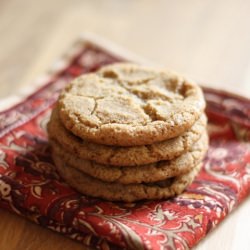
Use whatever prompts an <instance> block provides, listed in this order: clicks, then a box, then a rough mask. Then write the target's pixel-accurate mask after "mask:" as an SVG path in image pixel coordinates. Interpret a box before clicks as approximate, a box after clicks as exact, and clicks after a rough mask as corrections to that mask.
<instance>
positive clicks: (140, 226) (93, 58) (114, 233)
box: [0, 41, 250, 250]
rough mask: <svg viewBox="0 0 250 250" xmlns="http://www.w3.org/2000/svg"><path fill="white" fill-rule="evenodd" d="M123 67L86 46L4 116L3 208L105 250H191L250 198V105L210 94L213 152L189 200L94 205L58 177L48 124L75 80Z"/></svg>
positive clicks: (0, 148)
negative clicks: (55, 106)
mask: <svg viewBox="0 0 250 250" xmlns="http://www.w3.org/2000/svg"><path fill="white" fill-rule="evenodd" d="M78 46H79V44H78ZM121 60H125V59H121V57H120V56H115V55H113V54H112V53H111V52H108V51H107V50H105V49H104V48H103V47H102V48H101V47H99V46H98V45H95V44H93V43H90V42H88V43H86V42H84V41H82V44H81V50H78V51H77V52H76V53H75V54H74V55H72V57H71V58H70V60H69V58H68V61H63V62H62V63H61V64H60V65H64V68H60V70H59V71H53V74H52V75H51V76H50V78H49V80H48V82H46V84H44V86H43V87H42V88H40V89H39V90H37V91H36V92H35V93H33V94H32V95H31V96H29V97H28V98H27V99H25V100H23V102H21V103H19V104H18V105H16V106H14V107H13V108H10V109H8V110H6V111H4V112H1V113H0V206H1V207H3V208H5V209H8V210H10V211H13V212H15V213H17V214H20V215H22V216H25V217H26V218H27V219H29V220H31V221H33V222H35V223H37V224H39V225H41V226H43V227H46V228H49V229H51V230H53V231H56V232H58V233H61V234H62V235H65V236H67V237H70V238H72V239H74V240H77V241H79V242H81V243H82V244H85V245H89V246H95V247H97V248H99V249H105V250H107V249H125V248H130V249H162V250H163V249H180V250H181V249H189V248H191V247H192V246H194V245H195V244H197V242H198V241H199V240H201V239H202V238H203V237H205V236H206V234H207V233H208V232H209V231H211V230H212V229H213V228H215V227H216V226H217V225H218V224H219V223H220V222H221V221H222V220H223V219H224V218H225V217H226V216H227V215H228V214H229V213H230V212H231V211H232V210H233V209H234V208H235V207H236V206H237V205H238V204H239V203H240V202H241V201H242V200H244V198H245V197H246V196H247V195H248V194H249V192H250V143H249V141H250V120H249V117H250V101H249V100H247V99H245V98H241V97H238V96H233V95H231V94H228V93H224V92H220V91H217V90H213V89H209V88H204V92H205V96H206V100H207V110H206V112H207V115H208V118H209V132H210V148H209V151H208V153H207V156H206V158H205V160H204V164H203V168H202V170H201V172H200V174H199V175H198V176H197V178H196V179H195V181H194V182H193V183H192V185H190V186H189V187H188V188H187V189H186V191H185V192H184V193H183V194H181V195H179V196H177V197H175V198H172V199H168V200H161V201H147V202H143V201H141V202H138V203H119V202H117V203H112V202H106V201H103V200H100V199H94V198H89V197H86V196H83V195H81V194H79V193H77V192H76V191H75V190H73V189H72V188H70V187H69V186H68V185H67V184H66V183H65V182H64V181H63V179H61V178H60V177H59V176H58V174H57V172H56V171H55V168H54V165H53V162H52V159H51V157H50V149H49V147H48V143H47V133H46V123H47V121H48V117H49V115H50V111H51V108H52V106H53V104H54V102H55V100H56V98H57V96H58V93H59V91H60V90H61V89H62V88H63V87H64V86H65V85H66V83H67V82H68V81H69V80H71V79H72V78H74V77H76V76H78V75H79V74H82V73H85V72H91V71H95V70H96V69H98V68H99V67H100V66H101V65H104V64H109V63H112V62H116V61H121Z"/></svg>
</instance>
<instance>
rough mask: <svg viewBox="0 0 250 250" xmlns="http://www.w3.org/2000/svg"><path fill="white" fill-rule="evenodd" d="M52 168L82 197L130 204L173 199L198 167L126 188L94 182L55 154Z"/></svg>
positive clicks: (185, 185) (117, 184)
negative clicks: (54, 166) (157, 180)
mask: <svg viewBox="0 0 250 250" xmlns="http://www.w3.org/2000/svg"><path fill="white" fill-rule="evenodd" d="M52 155H53V159H54V162H55V165H56V168H57V170H58V172H59V174H60V175H61V177H62V178H63V179H64V180H65V181H66V182H67V183H68V184H69V185H70V186H72V187H73V188H75V189H76V190H77V191H79V192H80V193H82V194H85V195H89V196H92V197H99V198H103V199H106V200H110V201H125V202H133V201H137V200H144V199H147V200H151V199H163V198H169V197H172V196H175V195H177V194H180V193H182V192H183V191H184V189H185V188H186V187H187V186H188V185H189V184H190V183H191V182H192V181H193V179H194V178H195V176H196V175H197V173H198V172H199V170H200V167H201V164H198V165H197V166H196V167H194V168H193V169H192V170H191V171H190V172H188V173H186V174H184V175H180V176H178V177H174V178H169V179H166V180H165V181H160V182H153V183H147V184H146V183H144V184H128V185H124V184H121V183H108V182H104V181H101V180H98V179H95V178H93V177H91V176H89V175H87V174H84V173H83V172H81V171H79V170H77V169H75V168H72V167H71V166H69V165H68V164H66V163H65V162H64V161H63V160H62V159H61V158H60V157H58V156H57V155H56V154H52Z"/></svg>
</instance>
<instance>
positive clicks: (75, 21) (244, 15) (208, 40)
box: [0, 0, 250, 97]
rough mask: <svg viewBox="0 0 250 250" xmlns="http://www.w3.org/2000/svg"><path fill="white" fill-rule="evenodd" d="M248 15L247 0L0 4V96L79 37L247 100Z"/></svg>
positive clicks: (14, 0) (2, 0)
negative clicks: (102, 41)
mask: <svg viewBox="0 0 250 250" xmlns="http://www.w3.org/2000/svg"><path fill="white" fill-rule="evenodd" d="M249 9H250V1H248V0H228V1H226V0H209V1H208V0H207V1H205V0H204V1H200V0H189V1H186V0H177V1H170V0H154V1H152V0H137V1H135V0H126V1H119V0H106V1H104V0H103V1H102V0H89V1H87V0H43V1H33V0H0V44H1V49H0V97H4V96H7V95H9V94H12V93H13V92H14V91H15V90H16V89H17V88H19V87H20V86H22V85H24V84H27V82H28V81H31V80H32V79H34V78H36V77H37V74H41V73H43V71H44V70H45V69H46V68H48V67H49V64H50V63H51V62H53V61H54V60H55V59H56V57H57V56H58V55H60V53H62V52H63V50H65V49H66V48H67V46H69V45H70V43H72V42H73V41H74V40H75V39H76V38H77V37H78V35H79V34H80V33H82V32H83V31H90V32H94V33H97V34H98V35H101V36H103V37H105V38H107V39H110V40H112V41H114V42H116V43H118V44H119V45H121V46H123V47H125V48H127V49H129V50H131V51H133V52H135V53H137V54H139V55H141V56H143V57H145V58H148V59H150V60H152V61H154V62H156V63H160V64H162V65H164V66H165V67H167V68H170V69H173V70H175V71H177V72H180V73H183V74H185V75H187V76H190V77H192V78H194V79H196V80H198V81H199V82H201V83H205V84H208V85H210V86H215V87H218V88H220V87H222V88H227V89H228V90H231V91H237V92H239V93H241V94H245V95H250V93H249V92H250V90H249V85H250V15H249ZM45 57H46V60H45ZM42 59H43V62H44V65H42V64H41V61H42ZM49 62H50V63H49ZM38 65H39V66H38Z"/></svg>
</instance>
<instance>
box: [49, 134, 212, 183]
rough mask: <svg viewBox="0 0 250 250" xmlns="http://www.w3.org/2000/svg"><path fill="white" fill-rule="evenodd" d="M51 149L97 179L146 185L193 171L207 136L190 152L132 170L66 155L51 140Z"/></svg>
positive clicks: (203, 148)
mask: <svg viewBox="0 0 250 250" xmlns="http://www.w3.org/2000/svg"><path fill="white" fill-rule="evenodd" d="M51 146H52V149H53V154H55V155H56V156H57V157H59V158H60V159H62V160H63V161H64V162H65V163H66V164H68V165H69V166H71V167H73V168H75V169H78V170H80V171H81V172H84V173H85V174H87V175H90V176H92V177H94V178H96V179H100V180H102V181H105V182H113V183H122V184H131V183H142V182H144V183H148V182H156V181H161V180H164V179H167V178H171V177H175V176H178V175H181V174H185V173H187V172H188V171H190V170H191V169H192V168H194V167H195V166H196V165H197V164H198V163H200V162H201V161H202V159H203V157H204V155H205V153H206V151H207V148H208V136H207V135H206V133H204V134H203V135H202V137H201V138H200V139H199V141H197V142H196V143H195V144H194V145H193V147H192V148H191V149H190V150H189V152H186V153H184V154H182V155H181V156H179V157H177V158H175V159H173V160H171V161H159V162H156V163H152V164H147V165H141V166H135V167H114V166H108V165H103V164H98V163H95V162H92V161H88V160H83V159H80V158H78V157H76V156H74V157H72V154H71V153H68V152H67V150H65V149H64V148H62V146H60V145H59V144H58V143H57V142H55V141H53V140H51Z"/></svg>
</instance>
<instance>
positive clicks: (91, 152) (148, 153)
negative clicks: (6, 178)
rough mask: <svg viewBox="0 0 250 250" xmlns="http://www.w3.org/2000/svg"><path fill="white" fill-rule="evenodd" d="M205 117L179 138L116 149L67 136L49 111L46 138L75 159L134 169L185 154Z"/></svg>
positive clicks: (203, 125)
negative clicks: (60, 146)
mask: <svg viewBox="0 0 250 250" xmlns="http://www.w3.org/2000/svg"><path fill="white" fill-rule="evenodd" d="M206 122H207V121H206V117H205V115H202V116H201V118H200V119H199V120H198V121H196V122H195V124H194V125H193V126H192V127H191V128H190V129H189V130H188V131H187V132H185V133H183V134H182V135H180V136H178V137H175V138H172V139H169V140H165V141H162V142H157V143H154V144H151V145H143V146H133V147H121V146H120V147H118V146H107V145H102V144H96V143H91V142H88V141H86V140H83V139H81V138H79V137H76V136H75V135H74V134H72V133H70V132H69V131H68V130H67V129H66V128H65V127H64V126H63V124H62V123H61V121H60V118H59V115H58V109H57V108H55V109H54V110H53V112H52V115H51V119H50V122H49V124H48V133H49V136H50V137H51V138H52V139H53V140H55V141H57V142H58V143H59V144H61V145H62V147H63V148H65V149H67V152H69V153H72V154H74V155H75V156H76V157H79V158H82V159H85V160H92V161H95V162H97V163H100V164H108V165H114V166H135V165H142V164H149V163H154V162H157V161H161V160H171V159H173V158H175V157H177V156H179V155H181V154H182V153H184V152H186V151H188V150H189V149H190V148H191V147H192V146H193V144H194V143H195V142H196V141H197V140H198V139H199V138H200V136H201V134H203V133H206Z"/></svg>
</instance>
